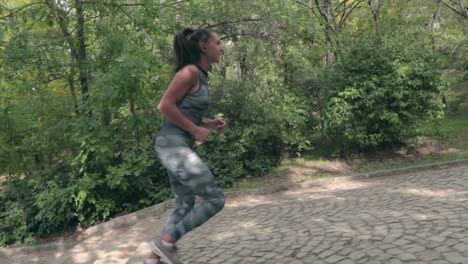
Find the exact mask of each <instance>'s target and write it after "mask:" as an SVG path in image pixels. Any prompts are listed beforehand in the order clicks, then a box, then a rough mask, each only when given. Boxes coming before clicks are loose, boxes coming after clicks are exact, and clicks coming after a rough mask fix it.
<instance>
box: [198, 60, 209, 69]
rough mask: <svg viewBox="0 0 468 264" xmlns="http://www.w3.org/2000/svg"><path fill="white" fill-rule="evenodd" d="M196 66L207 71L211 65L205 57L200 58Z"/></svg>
mask: <svg viewBox="0 0 468 264" xmlns="http://www.w3.org/2000/svg"><path fill="white" fill-rule="evenodd" d="M198 66H200V67H201V68H202V69H203V70H205V71H206V72H208V70H209V69H210V67H211V62H209V61H208V60H207V59H206V58H203V57H202V58H201V59H200V62H199V63H198Z"/></svg>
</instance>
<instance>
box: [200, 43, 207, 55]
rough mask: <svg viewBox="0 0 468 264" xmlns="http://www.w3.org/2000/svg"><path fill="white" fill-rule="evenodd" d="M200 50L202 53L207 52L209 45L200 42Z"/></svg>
mask: <svg viewBox="0 0 468 264" xmlns="http://www.w3.org/2000/svg"><path fill="white" fill-rule="evenodd" d="M200 50H201V52H202V53H205V52H206V51H207V50H208V45H206V43H205V42H200Z"/></svg>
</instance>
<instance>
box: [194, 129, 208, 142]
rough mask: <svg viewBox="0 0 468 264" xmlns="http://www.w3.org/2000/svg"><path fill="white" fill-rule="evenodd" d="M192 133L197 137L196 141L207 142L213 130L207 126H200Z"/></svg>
mask: <svg viewBox="0 0 468 264" xmlns="http://www.w3.org/2000/svg"><path fill="white" fill-rule="evenodd" d="M192 135H193V136H194V137H195V140H196V142H199V143H200V144H201V143H205V141H207V140H208V138H209V137H210V135H211V131H210V130H209V129H207V128H205V127H202V126H198V127H196V128H195V130H194V131H193V133H192Z"/></svg>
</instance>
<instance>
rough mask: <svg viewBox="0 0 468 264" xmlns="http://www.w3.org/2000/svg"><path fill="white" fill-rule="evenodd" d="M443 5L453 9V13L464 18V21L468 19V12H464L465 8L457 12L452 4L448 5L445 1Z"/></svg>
mask: <svg viewBox="0 0 468 264" xmlns="http://www.w3.org/2000/svg"><path fill="white" fill-rule="evenodd" d="M442 3H443V4H444V5H446V6H447V7H448V8H450V9H452V11H453V12H455V13H457V14H459V15H460V16H462V17H463V18H464V19H468V12H467V10H464V8H463V9H462V10H457V9H456V8H455V7H454V6H452V5H451V4H450V3H447V2H445V1H442ZM461 7H463V6H461Z"/></svg>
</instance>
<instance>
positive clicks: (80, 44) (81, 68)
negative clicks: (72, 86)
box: [75, 0, 89, 102]
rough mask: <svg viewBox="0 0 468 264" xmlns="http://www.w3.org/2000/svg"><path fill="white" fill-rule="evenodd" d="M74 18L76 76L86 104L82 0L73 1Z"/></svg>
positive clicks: (86, 81) (86, 87)
mask: <svg viewBox="0 0 468 264" xmlns="http://www.w3.org/2000/svg"><path fill="white" fill-rule="evenodd" d="M75 8H76V18H77V30H76V39H77V58H76V60H77V63H78V74H79V79H80V88H81V94H82V96H83V101H84V102H86V101H87V99H88V91H89V87H88V73H87V70H86V43H85V33H84V29H85V27H84V26H85V25H84V24H85V22H84V11H83V0H75Z"/></svg>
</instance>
